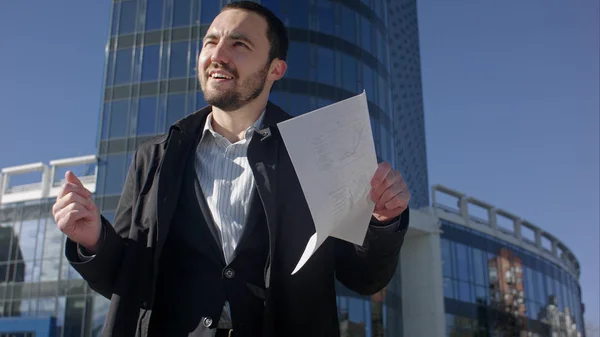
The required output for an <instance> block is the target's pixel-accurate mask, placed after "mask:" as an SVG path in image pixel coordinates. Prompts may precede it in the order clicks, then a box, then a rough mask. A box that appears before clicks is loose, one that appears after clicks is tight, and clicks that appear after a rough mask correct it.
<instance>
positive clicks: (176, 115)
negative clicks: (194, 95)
mask: <svg viewBox="0 0 600 337" xmlns="http://www.w3.org/2000/svg"><path fill="white" fill-rule="evenodd" d="M185 97H186V95H185V94H177V95H169V98H168V99H167V128H169V127H170V126H171V125H173V123H175V122H177V121H178V120H179V119H181V118H183V116H185V112H186V110H185Z"/></svg>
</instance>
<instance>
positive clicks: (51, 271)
mask: <svg viewBox="0 0 600 337" xmlns="http://www.w3.org/2000/svg"><path fill="white" fill-rule="evenodd" d="M58 247H59V248H60V245H59V246H58ZM59 267H60V257H59V258H53V259H45V260H43V261H42V275H41V280H42V281H55V280H58V273H59V271H60V268H59Z"/></svg>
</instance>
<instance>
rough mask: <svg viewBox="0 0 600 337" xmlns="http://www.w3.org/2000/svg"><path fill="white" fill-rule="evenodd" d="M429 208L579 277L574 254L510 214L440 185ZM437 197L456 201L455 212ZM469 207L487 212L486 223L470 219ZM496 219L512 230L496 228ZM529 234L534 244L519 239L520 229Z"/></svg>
mask: <svg viewBox="0 0 600 337" xmlns="http://www.w3.org/2000/svg"><path fill="white" fill-rule="evenodd" d="M431 192H432V193H431V198H432V206H433V207H434V209H439V210H442V211H445V212H449V213H453V214H455V215H458V216H460V217H462V218H463V220H464V222H465V223H467V224H478V225H481V226H485V227H488V228H490V229H492V231H494V232H499V233H503V234H505V235H509V236H512V237H513V238H515V239H516V241H517V242H519V244H522V245H527V246H530V247H531V248H533V249H534V250H536V251H541V252H547V253H549V254H551V255H552V256H554V257H555V258H557V259H558V260H560V261H561V262H563V264H564V265H565V266H566V267H567V268H568V269H569V270H571V271H572V272H573V273H574V274H575V275H577V277H579V275H580V273H581V269H580V265H579V261H577V258H575V254H573V252H572V251H571V250H570V249H569V248H567V246H566V245H565V244H564V243H562V242H561V241H559V240H558V239H557V238H556V237H555V236H553V235H552V234H550V233H548V232H545V231H544V230H543V229H541V228H540V227H538V226H536V225H534V224H532V223H531V222H529V221H527V220H524V219H522V218H520V217H518V216H516V215H514V214H512V213H509V212H507V211H505V210H502V209H499V208H496V207H494V206H493V205H490V204H488V203H486V202H484V201H481V200H478V199H476V198H473V197H470V196H467V195H465V194H464V193H461V192H458V191H455V190H453V189H450V188H448V187H445V186H442V185H434V186H433V187H432V191H431ZM439 194H441V195H444V196H446V197H451V198H453V199H454V200H456V205H457V206H456V209H454V208H452V207H451V206H449V205H445V204H443V203H439V202H438V197H439ZM469 206H475V207H478V208H480V209H483V210H485V211H486V212H487V219H483V218H482V217H481V215H479V214H478V215H473V214H471V213H470V212H469ZM498 218H504V219H506V220H508V221H509V223H510V224H511V227H512V228H505V227H500V226H498ZM524 228H526V229H527V230H529V231H531V232H533V234H534V240H533V241H532V240H531V239H528V238H524V237H523V235H522V232H523V229H524ZM543 240H545V241H546V242H548V243H549V247H544V244H543Z"/></svg>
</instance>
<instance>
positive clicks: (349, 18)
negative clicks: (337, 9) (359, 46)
mask: <svg viewBox="0 0 600 337" xmlns="http://www.w3.org/2000/svg"><path fill="white" fill-rule="evenodd" d="M341 8H342V25H341V30H342V31H341V32H340V33H341V35H340V36H341V37H342V38H344V39H345V40H348V41H350V42H352V43H356V13H355V12H353V11H352V10H351V9H349V8H348V7H346V6H341Z"/></svg>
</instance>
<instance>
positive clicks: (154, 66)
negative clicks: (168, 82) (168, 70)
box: [142, 45, 160, 82]
mask: <svg viewBox="0 0 600 337" xmlns="http://www.w3.org/2000/svg"><path fill="white" fill-rule="evenodd" d="M159 67H160V45H154V46H146V47H144V53H143V55H142V82H147V81H156V80H158V69H159Z"/></svg>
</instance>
